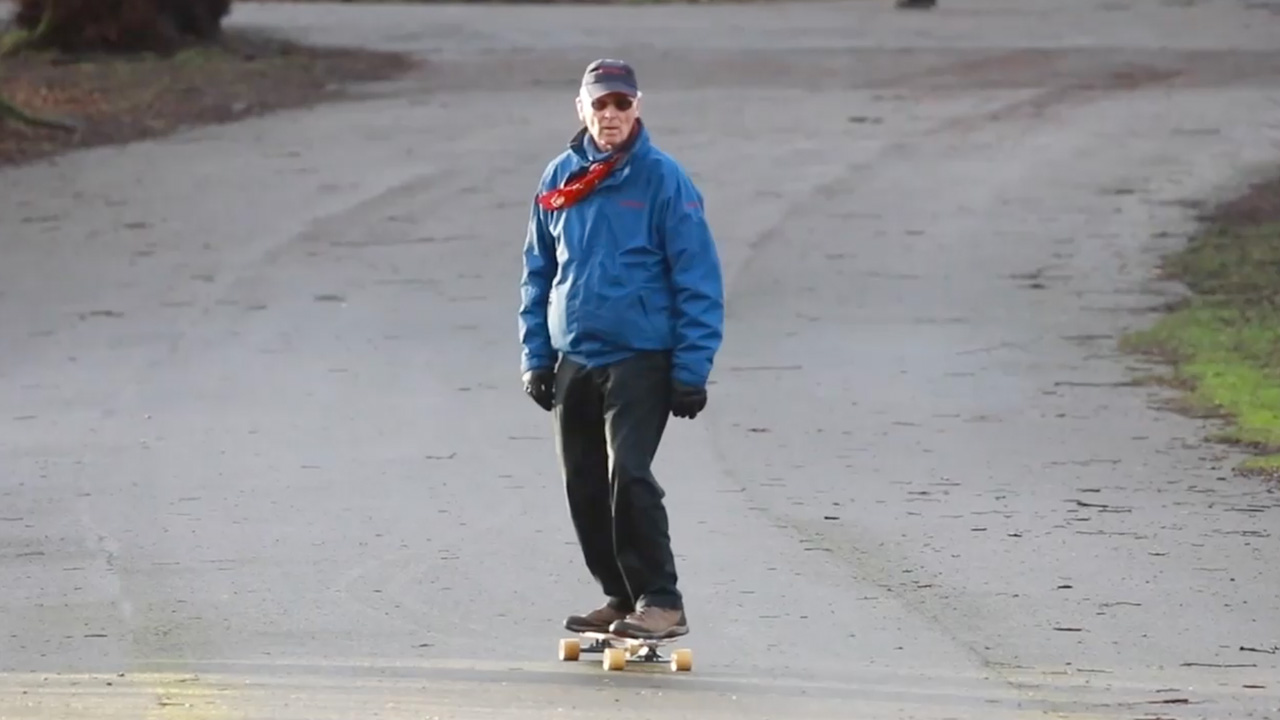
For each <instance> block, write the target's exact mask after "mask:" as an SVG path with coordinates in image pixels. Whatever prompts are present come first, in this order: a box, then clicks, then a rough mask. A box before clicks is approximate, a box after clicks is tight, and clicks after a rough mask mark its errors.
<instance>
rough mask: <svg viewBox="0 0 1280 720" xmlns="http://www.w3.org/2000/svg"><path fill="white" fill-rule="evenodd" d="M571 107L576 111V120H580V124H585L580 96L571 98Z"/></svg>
mask: <svg viewBox="0 0 1280 720" xmlns="http://www.w3.org/2000/svg"><path fill="white" fill-rule="evenodd" d="M573 106H574V108H576V109H577V110H578V119H579V120H581V121H582V122H586V121H587V116H586V113H584V112H582V95H581V94H579V95H576V96H575V97H574V98H573Z"/></svg>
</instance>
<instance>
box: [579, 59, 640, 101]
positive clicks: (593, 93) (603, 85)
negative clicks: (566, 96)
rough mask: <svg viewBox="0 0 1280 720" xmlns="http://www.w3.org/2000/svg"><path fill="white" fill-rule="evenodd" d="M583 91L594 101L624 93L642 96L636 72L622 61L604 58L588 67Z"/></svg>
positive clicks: (583, 77) (583, 78)
mask: <svg viewBox="0 0 1280 720" xmlns="http://www.w3.org/2000/svg"><path fill="white" fill-rule="evenodd" d="M582 89H583V90H585V91H586V93H587V97H589V98H591V99H592V100H594V99H596V98H598V97H600V96H601V95H607V94H609V93H623V94H624V95H629V96H631V97H636V96H637V95H639V94H640V86H639V85H638V84H637V83H636V71H635V70H633V69H632V68H631V66H630V65H628V64H626V63H624V62H622V61H621V60H610V59H608V58H603V59H600V60H596V61H595V62H593V63H591V64H590V65H588V66H587V71H586V73H584V74H583V76H582Z"/></svg>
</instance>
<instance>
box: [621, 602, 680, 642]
mask: <svg viewBox="0 0 1280 720" xmlns="http://www.w3.org/2000/svg"><path fill="white" fill-rule="evenodd" d="M609 632H611V633H613V634H614V635H617V636H619V637H630V638H641V639H644V640H663V639H666V638H673V637H680V636H681V635H687V634H688V633H689V621H688V619H686V618H685V615H684V610H672V609H669V608H660V607H654V606H652V605H650V606H646V607H644V608H641V609H639V610H637V611H635V612H633V613H631V614H630V615H628V616H626V617H625V618H623V619H622V620H619V621H617V622H615V623H613V624H612V625H610V626H609Z"/></svg>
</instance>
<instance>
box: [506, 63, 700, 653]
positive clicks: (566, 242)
mask: <svg viewBox="0 0 1280 720" xmlns="http://www.w3.org/2000/svg"><path fill="white" fill-rule="evenodd" d="M577 109H578V117H579V118H580V119H581V120H582V123H583V125H584V126H585V127H583V128H582V129H581V130H580V131H578V133H577V134H575V135H574V136H573V138H572V139H571V140H570V142H569V146H568V149H567V150H566V151H564V152H563V153H561V154H560V155H559V156H558V157H556V158H555V159H554V160H552V161H551V163H550V164H549V165H548V166H547V168H546V170H545V171H544V173H543V175H542V181H541V184H540V186H539V188H538V194H537V196H536V198H535V200H534V202H533V207H532V209H531V213H530V218H529V226H528V234H527V237H526V240H525V244H524V273H523V276H522V280H521V284H520V289H521V305H520V313H519V326H520V340H521V344H522V346H523V353H522V357H521V371H522V372H523V374H524V378H523V379H524V389H525V392H526V393H527V394H528V395H529V396H530V397H531V398H533V400H534V401H535V402H536V403H537V404H538V405H539V406H540V407H542V408H543V409H544V410H547V411H553V412H554V426H555V431H556V449H557V454H558V455H559V458H560V465H561V472H562V474H563V477H564V482H565V492H566V494H567V496H568V504H569V514H570V517H571V519H572V521H573V526H574V530H575V532H576V534H577V538H578V542H579V544H580V546H581V548H582V554H583V557H584V559H585V560H586V565H587V569H588V570H589V571H590V572H591V574H592V576H594V577H595V579H596V582H598V583H599V584H600V587H601V589H602V590H603V591H604V595H605V601H604V603H603V605H601V606H600V607H598V608H596V609H594V610H592V611H591V612H588V613H586V614H584V615H571V616H570V617H569V618H568V619H566V620H565V627H566V628H568V629H570V630H574V631H578V632H584V631H609V632H613V633H615V634H618V635H627V636H631V637H641V638H666V637H676V636H679V635H683V634H685V633H687V632H688V631H689V627H688V621H687V618H686V615H685V612H684V601H683V597H682V594H681V592H680V590H679V589H678V588H677V577H676V566H675V558H674V556H673V554H672V550H671V539H670V535H669V532H668V522H667V511H666V507H665V506H664V504H663V500H664V497H665V492H664V490H663V488H662V487H661V486H660V485H659V484H658V481H657V480H656V479H655V478H654V475H653V472H652V470H651V465H652V463H653V460H654V456H655V454H656V453H657V450H658V444H659V442H660V441H661V439H662V434H663V431H664V430H665V428H666V425H667V418H668V416H669V415H674V416H676V417H679V418H690V419H691V418H694V417H696V416H697V415H698V413H699V412H701V411H702V409H703V408H704V407H705V406H706V404H707V390H706V386H707V379H708V376H709V375H710V374H711V367H712V363H713V360H714V358H715V355H716V352H717V351H718V350H719V348H720V343H721V339H722V337H723V325H724V289H723V281H722V276H721V268H720V259H719V256H718V254H717V250H716V246H715V242H714V240H713V238H712V235H711V231H710V229H709V227H708V225H707V220H706V217H705V215H704V214H703V203H702V195H701V193H700V192H699V191H698V189H697V187H695V186H694V184H693V182H692V181H691V180H690V179H689V177H688V175H686V174H685V172H684V170H683V168H681V166H680V165H679V164H678V163H677V162H676V161H675V160H674V159H672V158H671V156H669V155H667V154H666V153H664V152H663V151H661V150H659V149H658V148H657V147H656V146H654V145H653V144H652V143H651V142H650V139H649V134H648V132H647V130H646V128H645V126H644V123H642V122H641V120H640V91H639V88H638V86H637V83H636V75H635V71H634V70H633V69H632V68H631V67H630V66H629V65H627V64H626V63H624V62H621V61H617V60H607V59H606V60H597V61H595V62H593V63H591V64H590V65H589V66H588V67H587V70H586V73H585V75H584V76H583V78H582V85H581V87H580V88H579V92H578V97H577Z"/></svg>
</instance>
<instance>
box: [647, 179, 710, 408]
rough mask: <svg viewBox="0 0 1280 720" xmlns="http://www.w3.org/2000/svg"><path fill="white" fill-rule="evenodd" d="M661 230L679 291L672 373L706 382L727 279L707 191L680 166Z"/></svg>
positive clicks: (687, 381)
mask: <svg viewBox="0 0 1280 720" xmlns="http://www.w3.org/2000/svg"><path fill="white" fill-rule="evenodd" d="M667 190H668V192H667V197H666V201H665V202H664V203H663V207H664V212H663V219H662V230H663V234H664V239H665V246H666V253H667V267H668V269H669V271H670V273H671V283H672V287H673V289H674V291H675V309H676V344H675V351H674V366H673V368H672V379H673V380H675V381H677V382H681V383H684V384H686V385H692V386H694V387H704V386H705V385H706V384H707V380H708V378H709V377H710V376H711V368H712V365H713V364H714V361H715V355H716V352H718V351H719V349H720V343H721V341H722V340H723V337H724V281H723V278H722V275H721V272H722V271H721V268H720V257H719V254H718V253H717V250H716V245H715V239H714V238H713V237H712V235H711V228H710V227H709V226H708V224H707V218H706V215H705V214H704V213H703V203H702V194H701V193H700V192H699V191H698V189H697V187H696V186H694V184H693V182H692V181H691V180H690V179H689V177H688V176H687V175H686V174H685V173H684V172H683V171H682V170H678V169H677V170H676V171H675V172H674V173H673V174H672V175H671V177H670V180H669V181H668V182H667Z"/></svg>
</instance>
